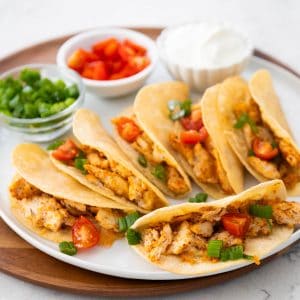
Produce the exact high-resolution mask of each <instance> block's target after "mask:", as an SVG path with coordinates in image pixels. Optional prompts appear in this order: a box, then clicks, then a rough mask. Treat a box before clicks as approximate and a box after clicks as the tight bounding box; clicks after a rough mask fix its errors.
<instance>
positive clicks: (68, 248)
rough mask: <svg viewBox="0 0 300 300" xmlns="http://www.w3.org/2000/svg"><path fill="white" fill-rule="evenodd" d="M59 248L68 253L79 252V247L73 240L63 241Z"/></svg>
mask: <svg viewBox="0 0 300 300" xmlns="http://www.w3.org/2000/svg"><path fill="white" fill-rule="evenodd" d="M58 247H59V250H60V251H61V252H62V253H64V254H67V255H71V256H72V255H75V254H76V253H77V248H76V247H75V245H74V243H73V242H66V241H65V242H61V243H59V245H58Z"/></svg>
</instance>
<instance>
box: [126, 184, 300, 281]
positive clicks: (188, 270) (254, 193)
mask: <svg viewBox="0 0 300 300" xmlns="http://www.w3.org/2000/svg"><path fill="white" fill-rule="evenodd" d="M262 198H264V199H274V201H277V200H278V201H279V200H285V198H286V190H285V187H284V184H283V182H282V181H281V180H273V181H269V182H265V183H261V184H259V185H257V186H254V187H252V188H250V189H248V190H245V191H244V192H242V193H241V194H238V195H234V196H229V197H227V198H224V199H222V200H219V201H214V202H208V203H185V204H180V205H176V206H171V207H166V208H161V209H158V210H156V211H154V212H152V213H150V214H147V215H145V216H144V217H142V218H140V219H138V220H137V221H136V222H135V223H134V224H133V226H132V227H131V228H132V229H134V230H136V231H138V232H140V233H141V235H142V237H143V231H144V230H147V229H149V228H157V227H156V226H159V224H168V223H170V224H172V221H174V220H176V219H177V220H184V217H185V216H194V217H197V216H204V215H205V214H206V215H208V214H209V213H210V212H211V211H213V210H215V209H218V208H223V209H226V208H227V207H228V206H231V207H235V206H237V207H240V206H242V207H243V206H245V205H247V204H248V203H251V204H254V203H256V202H257V201H259V200H260V199H262ZM298 218H299V217H298ZM298 221H299V220H298ZM292 232H293V228H292V227H288V226H285V225H278V224H276V225H275V224H274V225H273V229H272V232H271V234H270V235H267V236H258V237H246V240H245V247H244V253H246V254H247V255H253V256H257V257H258V259H259V258H261V257H263V256H264V255H267V254H268V253H269V252H271V251H272V250H273V249H274V248H276V247H277V246H278V245H280V244H281V243H283V242H284V241H286V240H287V239H288V238H289V237H290V236H291V234H292ZM175 233H176V232H175ZM183 238H184V237H183ZM157 247H158V245H157ZM133 248H134V250H135V251H136V252H137V253H138V254H139V255H141V256H142V257H143V258H145V259H146V260H147V261H148V262H150V263H152V264H154V265H156V266H158V267H159V268H161V269H164V270H167V271H169V272H172V273H177V274H184V275H206V274H207V275H208V274H210V273H212V272H217V271H221V270H223V269H226V268H229V267H233V266H236V265H240V264H241V263H245V262H249V260H246V259H239V260H231V261H225V262H222V261H217V262H216V261H210V260H208V259H207V257H206V258H203V257H198V258H197V261H196V262H195V263H190V262H188V261H186V259H185V260H184V259H181V258H180V256H178V255H174V254H168V252H167V254H165V253H164V254H162V255H161V256H160V259H159V260H153V259H151V258H150V255H149V252H148V251H147V250H146V247H145V244H144V242H143V241H142V242H141V243H140V244H138V245H135V246H133ZM193 258H194V257H193Z"/></svg>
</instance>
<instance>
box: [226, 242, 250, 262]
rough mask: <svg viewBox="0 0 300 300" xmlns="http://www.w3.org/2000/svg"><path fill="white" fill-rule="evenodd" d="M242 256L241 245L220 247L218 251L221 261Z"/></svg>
mask: <svg viewBox="0 0 300 300" xmlns="http://www.w3.org/2000/svg"><path fill="white" fill-rule="evenodd" d="M243 256H244V250H243V246H241V245H237V246H231V247H228V248H224V249H222V251H221V253H220V260H221V261H228V260H237V259H241V258H243Z"/></svg>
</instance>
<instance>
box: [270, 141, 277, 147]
mask: <svg viewBox="0 0 300 300" xmlns="http://www.w3.org/2000/svg"><path fill="white" fill-rule="evenodd" d="M271 146H272V148H274V149H275V148H278V144H277V143H276V142H275V141H273V142H272V143H271Z"/></svg>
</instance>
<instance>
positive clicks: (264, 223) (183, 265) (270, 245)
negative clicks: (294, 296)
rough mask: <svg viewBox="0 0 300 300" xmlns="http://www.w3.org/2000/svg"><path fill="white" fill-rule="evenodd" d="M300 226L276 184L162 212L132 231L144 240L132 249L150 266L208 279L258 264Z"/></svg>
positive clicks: (297, 209) (299, 209) (297, 210)
mask: <svg viewBox="0 0 300 300" xmlns="http://www.w3.org/2000/svg"><path fill="white" fill-rule="evenodd" d="M299 223H300V204H299V203H296V202H288V201H286V190H285V187H284V184H283V182H282V181H281V180H274V181H269V182H265V183H261V184H259V185H257V186H255V187H252V188H250V189H248V190H246V191H244V192H242V193H241V194H238V195H234V196H229V197H227V198H224V199H222V200H219V201H214V202H207V203H186V204H180V205H176V206H171V207H166V208H162V209H158V210H156V211H154V212H152V213H150V214H148V215H146V216H143V217H142V218H140V219H138V220H137V221H136V222H135V223H134V224H133V226H131V228H130V230H131V232H134V233H135V235H136V236H139V237H140V241H139V243H138V244H136V245H134V246H133V248H134V249H135V250H136V251H137V253H138V254H140V255H141V256H142V257H144V258H145V259H146V260H147V261H149V262H150V263H152V264H154V265H156V266H158V267H160V268H162V269H164V270H167V271H169V272H173V273H178V274H185V275H196V274H197V275H200V274H201V275H205V274H209V273H212V272H216V271H221V270H223V269H225V268H228V267H233V266H235V265H239V264H241V263H245V262H247V261H249V260H250V261H253V262H255V263H256V264H259V263H260V258H262V257H263V256H265V255H267V254H268V253H270V252H271V251H272V250H273V249H274V248H276V247H277V246H278V245H280V244H281V243H283V242H284V241H285V240H287V239H288V238H289V237H290V236H291V234H292V233H293V230H294V227H295V225H296V224H299ZM127 235H128V234H127ZM131 235H132V233H131ZM137 242H138V241H137Z"/></svg>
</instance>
